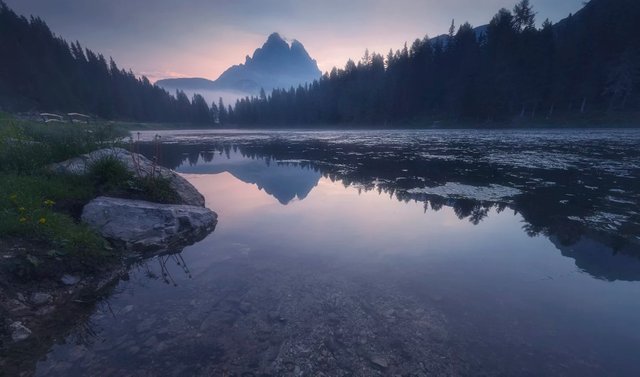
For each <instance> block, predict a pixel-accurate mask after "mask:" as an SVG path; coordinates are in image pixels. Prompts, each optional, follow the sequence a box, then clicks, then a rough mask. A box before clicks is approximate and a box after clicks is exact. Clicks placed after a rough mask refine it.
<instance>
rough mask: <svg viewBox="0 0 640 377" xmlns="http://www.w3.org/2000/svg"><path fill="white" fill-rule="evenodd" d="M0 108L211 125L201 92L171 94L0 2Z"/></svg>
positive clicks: (209, 113) (41, 21)
mask: <svg viewBox="0 0 640 377" xmlns="http://www.w3.org/2000/svg"><path fill="white" fill-rule="evenodd" d="M0 110H5V111H12V112H20V111H54V112H83V113H88V114H91V115H96V116H99V117H101V118H105V119H121V120H135V121H150V122H181V123H213V118H212V117H213V116H214V115H215V111H214V114H212V113H211V112H210V109H209V106H208V105H207V103H206V102H205V100H204V99H203V98H202V97H201V96H198V95H196V96H194V97H193V98H192V100H191V101H190V100H189V98H187V96H186V95H185V94H184V93H181V92H177V93H176V96H172V95H170V94H169V93H168V92H166V91H165V90H164V89H161V88H159V87H157V86H155V85H152V84H151V83H150V82H149V80H148V79H147V78H146V77H142V78H137V77H136V76H135V75H134V74H133V73H132V72H131V71H126V70H124V69H121V68H119V67H118V66H117V65H116V63H115V62H114V61H113V60H112V59H111V60H109V61H108V62H107V60H106V59H105V57H104V56H102V55H101V54H97V53H94V52H93V51H91V50H88V49H84V48H83V47H82V46H80V44H79V43H78V42H75V43H67V42H66V41H65V40H63V39H61V38H59V37H57V36H55V35H54V34H53V33H52V31H51V30H50V29H49V27H48V26H47V24H46V23H45V22H44V21H43V20H41V19H39V18H31V19H26V18H25V17H20V16H18V15H17V14H15V13H14V12H13V11H12V10H11V9H9V8H8V7H7V5H6V4H4V3H3V2H2V1H0Z"/></svg>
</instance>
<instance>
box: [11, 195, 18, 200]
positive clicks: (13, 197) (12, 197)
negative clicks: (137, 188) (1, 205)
mask: <svg viewBox="0 0 640 377" xmlns="http://www.w3.org/2000/svg"><path fill="white" fill-rule="evenodd" d="M9 199H11V200H16V199H18V194H11V195H9Z"/></svg>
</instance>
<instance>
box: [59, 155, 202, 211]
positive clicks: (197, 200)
mask: <svg viewBox="0 0 640 377" xmlns="http://www.w3.org/2000/svg"><path fill="white" fill-rule="evenodd" d="M109 157H114V158H116V159H118V160H119V161H121V162H122V163H123V164H124V165H125V166H126V167H127V169H128V170H129V171H130V172H131V173H132V174H133V175H135V176H137V177H140V178H146V177H149V176H154V177H162V178H164V179H167V180H168V181H169V185H170V186H171V188H172V189H173V190H175V191H176V193H177V194H178V196H179V197H180V202H181V203H182V204H187V205H192V206H199V207H204V196H202V194H200V193H199V192H198V190H196V188H195V187H193V185H192V184H191V183H189V182H188V181H187V180H186V179H184V178H183V177H181V176H180V175H179V174H178V173H176V172H174V171H173V170H171V169H167V168H165V167H162V166H159V165H157V164H155V163H154V162H153V161H151V160H149V159H148V158H146V157H144V156H143V155H141V154H138V153H132V152H129V151H128V150H126V149H123V148H104V149H99V150H97V151H93V152H91V153H87V154H84V155H81V156H78V157H75V158H72V159H69V160H67V161H63V162H59V163H56V164H52V165H51V166H50V169H51V170H52V171H54V172H57V173H62V174H75V175H83V174H86V173H87V172H88V171H89V169H90V167H91V165H92V164H94V163H96V162H98V161H100V160H102V159H105V158H109Z"/></svg>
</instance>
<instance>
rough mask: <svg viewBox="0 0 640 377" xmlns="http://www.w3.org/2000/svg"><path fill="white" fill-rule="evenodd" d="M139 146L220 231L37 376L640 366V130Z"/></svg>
mask: <svg viewBox="0 0 640 377" xmlns="http://www.w3.org/2000/svg"><path fill="white" fill-rule="evenodd" d="M156 135H159V136H161V140H162V142H163V144H162V145H161V146H160V147H159V148H158V146H157V145H152V144H151V143H149V144H145V143H144V142H149V141H151V140H153V139H154V138H155V139H156V140H157V138H156ZM135 137H136V138H138V137H139V138H140V140H141V141H142V144H139V145H138V148H139V149H140V152H142V153H143V154H145V155H147V157H149V158H155V159H156V160H157V161H158V162H159V163H160V164H162V165H164V166H166V167H169V168H172V169H175V170H176V171H178V172H179V173H181V174H182V175H183V176H184V177H185V178H186V179H187V180H188V181H189V182H191V183H192V184H193V185H194V186H195V187H196V188H197V189H198V190H199V191H200V192H201V193H202V194H203V195H204V196H205V199H206V206H207V207H209V208H211V209H212V210H214V211H216V213H217V214H218V216H219V218H218V224H217V227H216V229H215V231H214V232H213V233H211V234H210V235H209V236H208V237H206V238H205V239H204V240H202V241H200V242H198V243H196V244H194V245H191V246H188V247H185V248H184V249H180V250H171V251H169V252H167V253H164V254H163V255H149V256H148V257H147V258H144V259H142V258H141V259H139V260H136V261H135V262H133V263H132V265H131V267H130V269H129V271H128V273H127V275H126V277H123V278H122V279H121V280H120V281H119V282H118V284H117V285H116V286H115V287H114V288H113V289H112V291H111V292H110V294H109V295H107V296H106V297H105V298H103V299H102V300H100V301H99V302H98V303H97V304H96V305H95V306H92V307H91V308H88V309H87V310H86V311H85V312H84V313H83V315H81V316H78V317H79V318H72V317H70V318H69V319H68V323H67V324H66V325H65V326H62V327H64V330H60V329H58V330H57V332H56V330H55V329H54V330H53V332H54V334H55V336H53V339H52V341H51V345H50V347H48V351H47V352H46V355H37V357H35V358H34V360H33V374H35V375H37V376H89V375H96V376H98V375H99V376H307V375H312V376H323V375H324V376H375V375H380V376H385V375H390V376H396V375H398V376H471V375H473V376H478V375H485V376H495V375H512V376H540V375H562V376H603V375H616V376H636V375H638V374H639V373H640V366H638V363H637V357H636V356H637V353H636V350H637V349H638V346H640V316H638V313H639V312H640V246H639V245H640V228H639V224H640V214H639V213H638V212H637V211H638V206H637V203H639V202H640V187H639V184H638V182H640V151H639V150H638V148H637V146H638V145H640V132H638V131H633V130H631V131H629V130H626V131H623V130H621V131H606V132H604V131H603V132H599V131H597V130H596V131H588V132H585V131H571V130H568V131H545V130H540V131H535V132H524V131H522V132H513V131H473V132H471V131H469V132H465V131H406V132H393V133H392V132H384V131H371V132H366V131H358V132H279V131H269V132H233V131H226V132H203V131H197V132H178V131H171V132H168V131H164V132H158V133H155V132H146V133H142V134H140V135H139V136H138V135H136V136H135ZM25 357H28V355H26V356H25Z"/></svg>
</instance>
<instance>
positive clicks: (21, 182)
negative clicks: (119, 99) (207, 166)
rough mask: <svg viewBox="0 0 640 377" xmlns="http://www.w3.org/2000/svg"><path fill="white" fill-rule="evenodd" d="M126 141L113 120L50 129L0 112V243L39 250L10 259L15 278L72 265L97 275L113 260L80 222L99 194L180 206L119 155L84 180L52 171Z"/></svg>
mask: <svg viewBox="0 0 640 377" xmlns="http://www.w3.org/2000/svg"><path fill="white" fill-rule="evenodd" d="M127 136H128V132H127V131H125V130H124V128H123V127H121V126H120V125H117V124H113V123H93V124H66V123H50V124H45V123H37V122H29V121H22V120H16V119H14V118H13V117H11V116H10V115H7V114H5V113H0V240H11V239H12V240H17V241H18V242H20V241H25V242H27V243H28V244H32V243H34V244H35V245H38V246H37V247H34V248H32V249H33V250H29V251H27V252H25V253H24V255H23V258H20V259H19V260H18V262H17V263H15V262H12V263H14V267H13V270H14V271H15V272H16V275H17V276H22V277H25V276H27V277H30V278H34V276H35V277H37V276H42V273H41V272H42V271H49V272H51V271H54V270H56V269H58V268H68V267H69V266H74V267H73V268H77V267H78V266H81V267H82V268H85V269H87V270H92V269H94V268H97V267H98V266H100V265H101V264H103V263H104V261H105V260H106V259H109V258H111V257H112V256H113V255H114V254H113V251H112V249H111V248H110V247H109V245H108V243H107V242H106V241H105V240H104V239H103V238H102V237H101V236H99V235H98V234H97V233H96V232H94V231H92V230H91V229H89V228H88V227H87V226H85V225H83V224H82V223H81V222H80V219H79V218H80V214H81V211H82V207H83V206H84V204H86V203H87V202H89V201H90V200H91V199H93V198H95V197H97V196H99V195H109V196H116V197H124V198H134V199H144V200H150V201H155V202H160V203H178V201H179V198H178V196H177V193H176V192H175V191H174V190H173V189H171V187H170V186H169V183H168V181H167V180H165V179H163V178H160V177H151V178H141V177H137V176H135V175H134V174H133V173H132V172H130V171H128V170H127V168H126V166H124V164H123V163H122V162H120V161H118V160H117V159H116V158H105V159H102V160H100V161H97V162H95V163H94V164H93V165H92V166H90V167H89V171H88V173H87V174H86V175H84V176H73V175H60V174H54V173H51V172H50V171H49V170H48V168H47V166H48V165H50V164H52V163H54V162H60V161H64V160H67V159H69V158H73V157H76V156H78V155H80V154H84V153H88V152H91V151H94V150H97V149H100V148H107V147H114V146H125V143H124V139H125V137H127ZM0 262H1V261H0Z"/></svg>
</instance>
